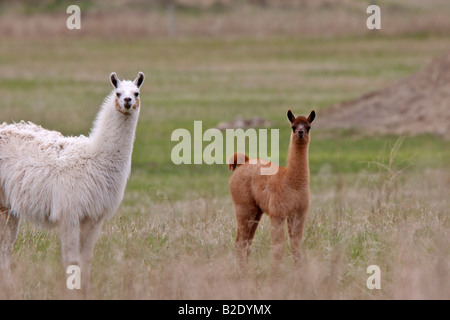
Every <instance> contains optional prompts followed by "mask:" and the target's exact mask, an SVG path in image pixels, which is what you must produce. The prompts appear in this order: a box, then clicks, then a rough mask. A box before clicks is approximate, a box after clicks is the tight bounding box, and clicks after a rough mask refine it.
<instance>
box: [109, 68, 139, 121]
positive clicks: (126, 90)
mask: <svg viewBox="0 0 450 320" xmlns="http://www.w3.org/2000/svg"><path fill="white" fill-rule="evenodd" d="M110 79H111V84H112V85H113V87H114V93H115V97H114V99H115V106H116V109H117V111H119V112H120V113H122V114H125V115H130V114H131V113H133V112H136V111H138V110H139V105H140V99H139V88H140V87H141V85H142V83H143V82H144V74H143V73H142V72H139V74H138V75H137V77H136V79H134V81H130V80H123V81H120V80H119V78H117V75H116V73H115V72H113V73H111V76H110Z"/></svg>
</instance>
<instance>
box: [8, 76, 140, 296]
mask: <svg viewBox="0 0 450 320" xmlns="http://www.w3.org/2000/svg"><path fill="white" fill-rule="evenodd" d="M110 79H111V83H112V85H113V86H114V90H113V91H112V92H111V93H110V94H109V95H108V96H107V97H106V99H105V100H104V102H103V104H102V106H101V108H100V111H99V113H98V115H97V118H96V120H95V122H94V125H93V128H92V130H91V133H90V134H89V137H85V136H83V135H81V136H79V137H64V136H63V135H62V134H61V133H59V132H55V131H49V130H45V129H43V128H42V127H40V126H37V125H35V124H33V123H30V122H29V123H25V122H20V123H17V124H5V123H4V124H2V125H0V273H1V275H3V277H4V278H5V279H8V278H10V257H11V252H12V248H13V245H14V242H15V239H16V235H17V230H18V226H19V221H20V219H27V220H28V221H31V222H32V223H35V224H37V225H40V226H44V227H49V228H56V229H57V230H58V231H59V233H60V237H61V249H62V262H63V266H64V270H66V269H67V267H68V266H69V265H77V266H79V268H80V270H81V289H82V291H83V292H84V293H86V291H87V289H88V285H89V273H90V267H91V263H92V256H93V251H94V245H95V242H96V240H97V238H98V235H99V232H100V229H101V225H102V222H103V220H104V219H108V218H111V217H112V216H113V215H114V214H115V213H116V211H117V209H118V207H119V204H120V203H121V201H122V198H123V195H124V191H125V186H126V183H127V179H128V176H129V174H130V169H131V154H132V151H133V143H134V137H135V130H136V124H137V121H138V117H139V111H140V108H139V105H140V98H139V88H140V87H141V85H142V83H143V82H144V74H143V73H142V72H139V74H138V76H137V77H136V79H135V80H134V81H129V80H124V81H120V80H119V79H118V78H117V75H116V74H115V73H112V74H111V76H110ZM1 275H0V282H2V281H1V278H2V276H1ZM3 282H4V281H3ZM0 286H1V283H0Z"/></svg>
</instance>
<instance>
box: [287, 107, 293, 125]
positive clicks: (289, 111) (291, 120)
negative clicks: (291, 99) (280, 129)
mask: <svg viewBox="0 0 450 320" xmlns="http://www.w3.org/2000/svg"><path fill="white" fill-rule="evenodd" d="M287 117H288V119H289V121H290V122H291V123H292V122H294V120H295V116H294V114H293V113H292V111H291V110H288V112H287Z"/></svg>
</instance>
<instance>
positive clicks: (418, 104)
mask: <svg viewBox="0 0 450 320" xmlns="http://www.w3.org/2000/svg"><path fill="white" fill-rule="evenodd" d="M321 113H322V114H321V121H320V123H319V122H318V124H317V125H318V126H319V127H320V128H358V129H360V128H362V129H365V130H368V131H369V132H375V133H394V134H421V133H432V134H436V135H440V136H443V137H445V138H446V139H450V52H448V53H447V54H446V55H444V56H442V57H439V58H437V59H435V60H433V61H432V62H431V63H430V64H429V65H428V66H427V67H425V68H424V69H422V70H421V71H419V72H417V73H416V74H413V75H411V76H409V77H407V78H405V79H402V80H400V81H398V82H397V83H394V84H393V85H391V86H389V87H387V88H385V89H382V90H380V91H378V92H374V93H370V94H366V95H363V96H362V97H360V98H358V99H356V100H353V101H348V102H343V103H339V104H336V105H333V106H331V107H330V108H328V109H326V110H324V111H323V112H321Z"/></svg>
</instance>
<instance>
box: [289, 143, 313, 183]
mask: <svg viewBox="0 0 450 320" xmlns="http://www.w3.org/2000/svg"><path fill="white" fill-rule="evenodd" d="M308 146H309V141H308V142H306V143H298V140H297V139H296V138H295V137H294V136H293V135H292V136H291V143H290V145H289V155H288V160H287V166H286V182H287V184H288V185H289V186H290V187H291V188H294V189H305V188H306V189H308V188H309V160H308Z"/></svg>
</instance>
